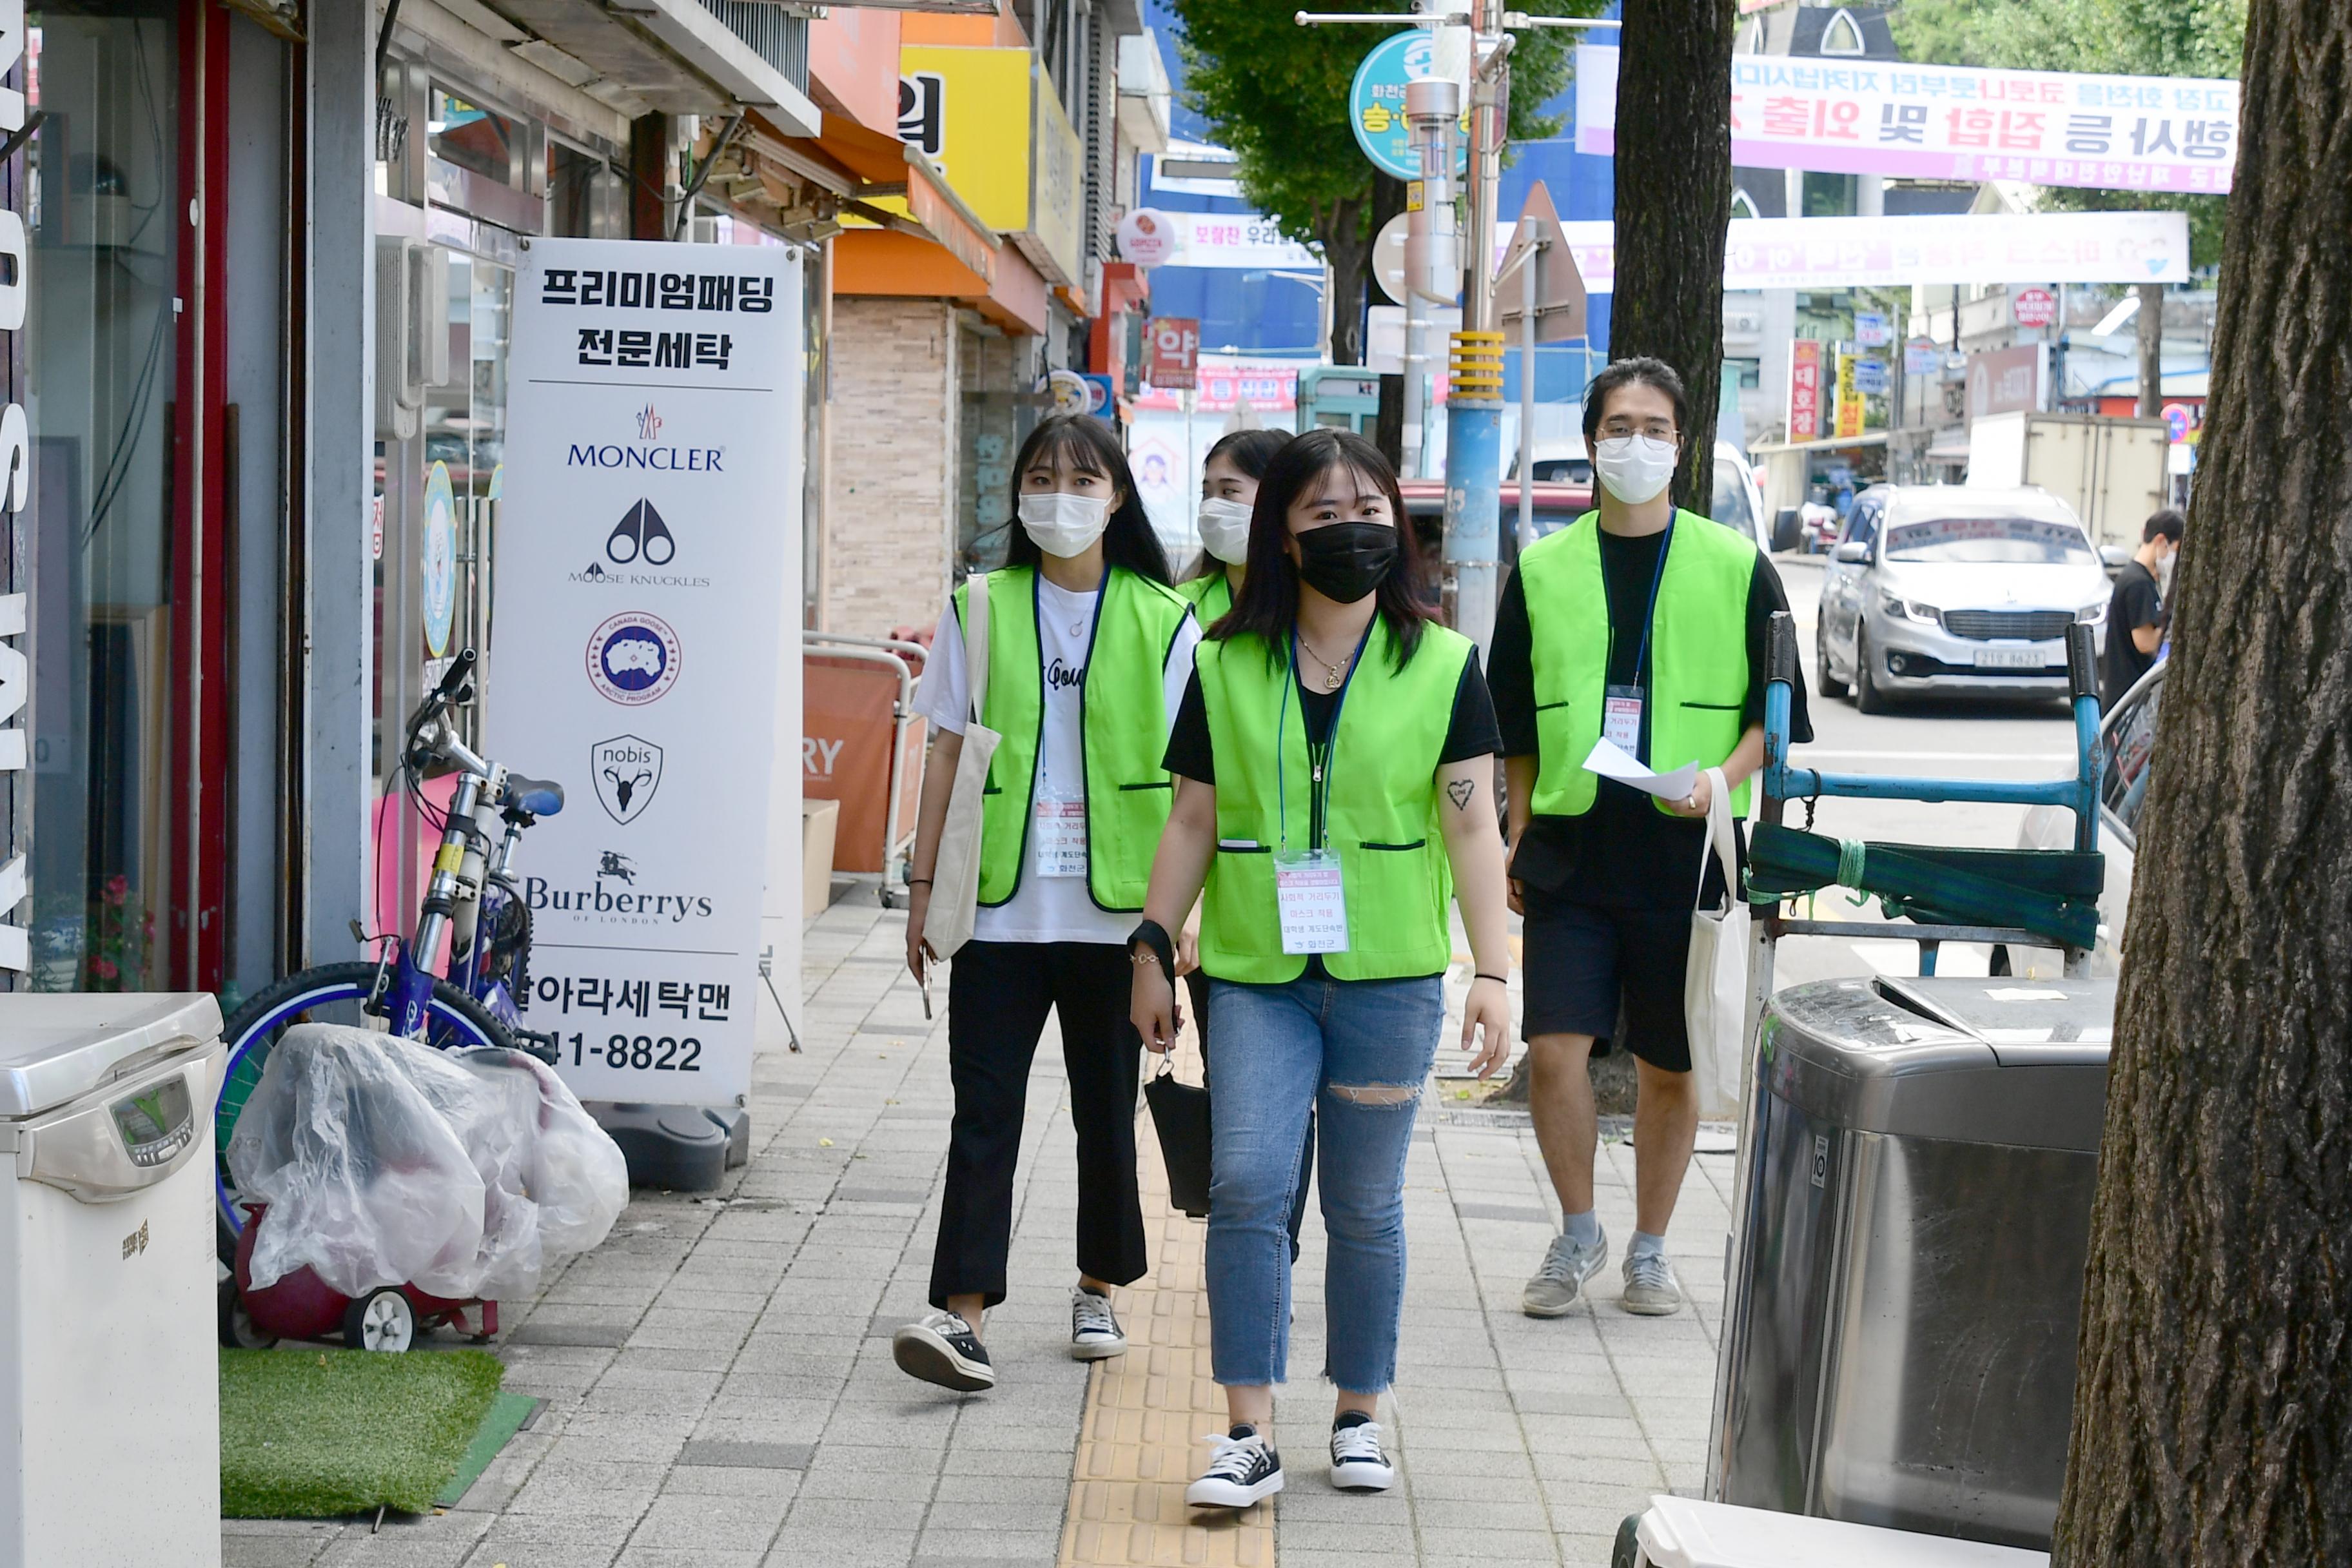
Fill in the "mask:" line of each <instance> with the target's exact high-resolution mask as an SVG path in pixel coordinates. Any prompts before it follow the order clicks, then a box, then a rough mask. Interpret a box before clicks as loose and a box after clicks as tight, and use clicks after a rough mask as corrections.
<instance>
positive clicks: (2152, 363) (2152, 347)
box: [2139, 283, 2164, 419]
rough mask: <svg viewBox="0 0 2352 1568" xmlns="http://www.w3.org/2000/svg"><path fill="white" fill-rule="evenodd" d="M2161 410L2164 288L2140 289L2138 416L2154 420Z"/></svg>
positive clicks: (2148, 285) (2147, 286)
mask: <svg viewBox="0 0 2352 1568" xmlns="http://www.w3.org/2000/svg"><path fill="white" fill-rule="evenodd" d="M2163 406H2164V286H2163V285H2162V284H2160V283H2143V284H2141V285H2140V286H2139V416H2140V417H2141V418H2143V419H2153V418H2155V417H2156V416H2157V415H2158V412H2159V411H2160V410H2161V409H2162V408H2163Z"/></svg>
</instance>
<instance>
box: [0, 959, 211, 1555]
mask: <svg viewBox="0 0 2352 1568" xmlns="http://www.w3.org/2000/svg"><path fill="white" fill-rule="evenodd" d="M220 1031H221V1016H220V1008H219V1006H218V1005H216V1004H215V1002H214V1001H213V999H212V998H211V997H210V996H208V995H201V994H192V995H176V996H159V995H111V996H110V995H94V996H80V995H32V994H13V995H6V996H0V1155H5V1157H6V1158H8V1159H10V1160H12V1161H13V1162H14V1164H15V1176H16V1180H15V1181H14V1182H13V1183H11V1184H10V1191H9V1193H8V1194H7V1197H6V1199H5V1201H0V1568H69V1565H74V1564H81V1563H172V1564H174V1565H178V1564H189V1565H192V1568H217V1565H218V1564H219V1563H220V1560H221V1556H220V1552H221V1548H220V1540H221V1537H220V1373H219V1365H218V1362H217V1359H216V1357H217V1352H218V1341H217V1339H216V1338H215V1300H214V1280H215V1247H214V1239H213V1234H214V1232H213V1225H214V1222H213V1203H212V1181H213V1133H212V1104H213V1093H214V1089H215V1084H216V1082H217V1081H218V1079H219V1075H220V1058H221V1044H220Z"/></svg>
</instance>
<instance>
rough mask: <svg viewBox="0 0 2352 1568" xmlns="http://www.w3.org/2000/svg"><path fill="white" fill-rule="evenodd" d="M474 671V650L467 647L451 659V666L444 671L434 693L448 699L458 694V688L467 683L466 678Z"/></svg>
mask: <svg viewBox="0 0 2352 1568" xmlns="http://www.w3.org/2000/svg"><path fill="white" fill-rule="evenodd" d="M473 673H474V650H473V649H472V648H467V649H465V650H464V651H463V652H461V653H459V654H458V655H457V658H453V659H451V660H450V661H449V668H447V669H446V670H445V671H444V672H443V673H442V676H441V684H440V685H439V686H437V687H436V688H435V689H434V692H433V695H434V696H436V697H438V698H440V699H441V700H443V701H445V702H446V701H447V700H450V699H451V698H454V697H455V696H457V689H458V688H459V687H461V686H463V685H465V684H466V678H467V676H470V675H472V674H473Z"/></svg>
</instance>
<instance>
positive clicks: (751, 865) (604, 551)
mask: <svg viewBox="0 0 2352 1568" xmlns="http://www.w3.org/2000/svg"><path fill="white" fill-rule="evenodd" d="M799 268H800V262H799V261H798V259H797V258H796V257H794V256H793V255H792V254H791V253H788V252H786V251H784V250H782V249H781V248H767V247H748V246H747V247H737V246H689V245H665V244H659V243H653V242H636V241H625V240H584V239H541V240H534V241H532V242H530V249H529V250H528V251H527V252H525V253H524V256H523V265H522V269H521V272H520V276H519V277H518V279H517V280H516V287H515V305H514V321H513V334H514V336H513V347H512V350H511V355H512V357H511V378H512V380H511V384H512V387H513V392H512V397H511V403H510V406H509V415H508V435H507V454H506V475H505V500H504V501H503V504H502V508H501V510H500V512H499V573H498V579H497V588H496V592H497V602H496V605H495V611H496V623H497V626H498V629H499V635H498V644H497V647H496V648H495V649H494V650H493V651H492V654H491V666H490V677H489V683H488V737H487V739H488V749H489V752H490V754H491V755H493V756H496V757H498V758H499V760H500V761H502V762H504V763H507V764H508V765H509V766H510V767H513V768H517V769H520V770H521V771H522V772H525V773H531V774H533V775H536V776H539V777H543V778H551V779H554V780H555V781H557V782H558V783H560V784H562V785H563V786H564V790H565V793H566V796H567V798H566V801H565V805H564V809H563V811H562V814H561V815H560V816H551V817H546V818H543V819H542V820H541V823H540V825H539V826H537V827H536V828H534V829H532V830H531V833H530V837H529V839H528V840H527V841H526V842H525V844H524V846H523V849H522V852H521V855H520V858H519V865H518V875H519V879H520V882H521V884H522V891H523V897H524V901H525V902H527V903H528V904H529V905H530V911H531V922H532V927H531V929H532V936H533V945H532V950H531V963H530V989H529V991H528V994H526V996H525V997H524V998H522V1000H523V1005H524V1009H525V1010H524V1022H525V1024H526V1026H528V1027H530V1028H532V1029H541V1030H552V1031H554V1032H555V1035H556V1037H557V1038H558V1040H559V1041H560V1042H561V1046H562V1063H561V1066H560V1070H561V1071H562V1074H563V1076H564V1079H565V1080H566V1081H568V1082H569V1083H570V1084H571V1085H572V1088H573V1089H575V1090H576V1091H578V1093H579V1094H580V1095H581V1096H582V1098H583V1099H588V1100H637V1101H650V1102H654V1103H657V1104H688V1105H719V1104H725V1103H729V1102H731V1101H732V1100H734V1098H735V1097H736V1096H737V1095H739V1094H741V1093H744V1092H746V1091H747V1090H748V1089H749V1087H750V1084H751V1046H752V1034H753V1028H754V1025H755V1023H756V1021H757V1010H756V1008H755V1005H754V998H755V997H756V996H758V995H761V994H764V991H763V988H762V987H761V983H760V972H759V955H760V950H761V946H762V945H763V941H762V936H761V897H762V890H763V888H764V886H765V883H766V881H767V878H768V869H769V868H768V829H769V825H770V821H771V817H772V811H771V803H770V800H769V785H770V769H771V766H772V755H773V752H774V736H773V730H774V727H775V723H776V721H775V717H774V716H775V713H776V708H777V701H778V692H777V685H776V679H777V658H778V656H779V652H780V645H779V641H778V638H779V637H780V636H781V635H782V634H781V632H780V629H779V628H780V626H781V624H782V617H781V616H779V614H778V611H779V607H780V606H782V605H787V604H789V603H792V602H794V601H793V599H792V598H790V597H788V596H787V595H788V587H789V584H788V582H787V574H788V571H789V570H790V563H791V562H793V561H795V560H797V558H798V555H797V552H798V551H799V549H800V544H799V542H798V540H797V539H796V538H795V537H793V527H792V523H793V514H791V513H790V512H789V511H786V510H782V509H781V508H780V506H779V503H778V501H777V499H776V498H777V497H779V496H785V495H793V494H797V493H798V490H799V486H800V478H799V475H798V473H797V471H796V468H794V466H793V456H792V454H793V452H794V451H795V449H796V447H797V443H796V442H795V441H788V440H781V439H779V438H778V435H779V433H780V432H784V431H789V430H791V429H793V428H794V427H795V426H796V424H797V421H798V418H799V414H798V410H797V407H796V405H795V403H794V398H795V396H796V394H795V393H794V391H793V377H791V376H786V375H782V374H779V367H782V366H788V365H793V364H796V363H799V359H800V342H799V332H800V326H799V323H800V302H799V301H800V273H799ZM796 784H797V781H796V780H794V781H790V782H789V787H796ZM793 885H794V886H797V885H798V882H797V880H796V879H795V880H794V883H793Z"/></svg>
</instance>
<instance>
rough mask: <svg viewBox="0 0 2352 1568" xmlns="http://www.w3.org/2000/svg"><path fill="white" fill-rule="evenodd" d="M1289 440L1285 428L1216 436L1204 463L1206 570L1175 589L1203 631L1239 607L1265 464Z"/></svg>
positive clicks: (1203, 532) (1204, 559) (1203, 543)
mask: <svg viewBox="0 0 2352 1568" xmlns="http://www.w3.org/2000/svg"><path fill="white" fill-rule="evenodd" d="M1289 440H1290V434H1289V432H1287V431H1285V430H1235V431H1233V432H1232V433H1231V434H1229V435H1225V436H1221V437H1218V438H1217V444H1216V445H1215V446H1213V447H1210V448H1209V456H1208V458H1207V460H1206V461H1204V462H1202V465H1201V548H1202V551H1203V552H1205V553H1204V554H1203V555H1202V560H1201V569H1200V570H1199V571H1198V572H1196V573H1194V574H1192V577H1191V578H1190V579H1188V580H1187V581H1185V582H1182V583H1179V584H1177V585H1176V591H1177V592H1178V593H1180V594H1181V595H1184V596H1185V597H1186V598H1188V599H1190V600H1192V613H1193V614H1194V615H1196V616H1199V617H1200V620H1201V626H1202V629H1203V630H1206V629H1207V628H1208V627H1210V626H1215V625H1216V624H1217V623H1218V622H1219V621H1220V620H1223V618H1224V616H1225V612H1226V611H1228V610H1230V609H1232V608H1233V607H1234V590H1235V589H1236V588H1239V587H1240V586H1241V585H1242V573H1243V569H1244V567H1245V566H1247V565H1248V563H1249V534H1250V509H1251V508H1252V507H1253V506H1254V505H1255V503H1256V500H1257V485H1258V481H1259V480H1260V479H1264V478H1265V466H1266V465H1267V464H1268V463H1271V462H1272V461H1274V455H1275V454H1276V452H1279V451H1281V450H1282V448H1283V447H1284V446H1285V445H1286V444H1287V443H1288V442H1289Z"/></svg>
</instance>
